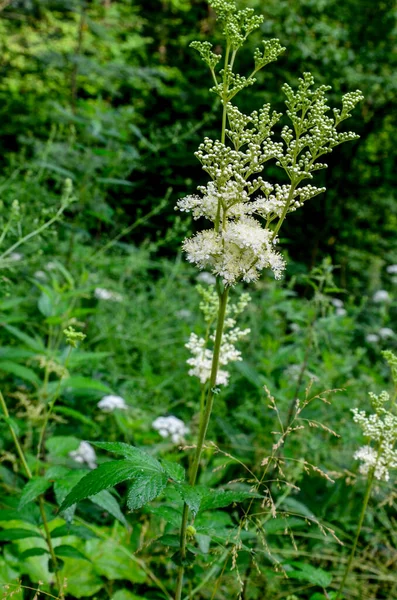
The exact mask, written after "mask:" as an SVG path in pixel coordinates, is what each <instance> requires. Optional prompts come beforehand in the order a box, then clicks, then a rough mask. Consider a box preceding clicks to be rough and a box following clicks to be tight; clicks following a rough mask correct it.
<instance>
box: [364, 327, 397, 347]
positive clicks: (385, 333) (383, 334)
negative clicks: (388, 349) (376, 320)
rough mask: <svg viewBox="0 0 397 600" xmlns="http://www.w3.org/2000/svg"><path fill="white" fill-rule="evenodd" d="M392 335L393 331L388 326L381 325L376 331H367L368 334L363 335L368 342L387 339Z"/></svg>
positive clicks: (372, 342) (373, 342)
mask: <svg viewBox="0 0 397 600" xmlns="http://www.w3.org/2000/svg"><path fill="white" fill-rule="evenodd" d="M394 335H395V333H394V331H393V329H390V327H381V328H380V329H379V331H378V333H368V335H366V336H365V340H366V341H367V342H368V343H369V344H377V343H378V342H380V340H387V339H389V338H392V337H394Z"/></svg>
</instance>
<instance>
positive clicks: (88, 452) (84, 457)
mask: <svg viewBox="0 0 397 600" xmlns="http://www.w3.org/2000/svg"><path fill="white" fill-rule="evenodd" d="M69 456H70V458H73V460H74V461H75V462H77V463H81V464H86V465H87V466H88V467H89V468H90V469H96V467H97V464H96V454H95V450H94V448H93V447H92V446H91V444H89V443H88V442H80V446H79V447H78V448H77V450H73V451H72V452H69Z"/></svg>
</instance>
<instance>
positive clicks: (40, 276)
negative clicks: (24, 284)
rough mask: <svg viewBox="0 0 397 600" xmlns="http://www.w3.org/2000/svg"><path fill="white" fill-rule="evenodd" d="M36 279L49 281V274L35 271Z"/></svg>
mask: <svg viewBox="0 0 397 600" xmlns="http://www.w3.org/2000/svg"><path fill="white" fill-rule="evenodd" d="M34 277H35V278H36V279H41V281H46V280H47V274H46V273H45V272H44V271H35V273H34Z"/></svg>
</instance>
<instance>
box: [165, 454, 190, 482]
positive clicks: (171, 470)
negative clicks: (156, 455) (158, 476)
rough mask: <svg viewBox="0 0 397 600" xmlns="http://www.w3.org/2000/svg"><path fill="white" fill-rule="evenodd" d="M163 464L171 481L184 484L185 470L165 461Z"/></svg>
mask: <svg viewBox="0 0 397 600" xmlns="http://www.w3.org/2000/svg"><path fill="white" fill-rule="evenodd" d="M161 464H162V465H163V468H164V470H165V472H166V473H167V475H168V477H169V478H170V479H172V480H173V481H176V483H183V482H184V481H185V469H184V468H183V467H182V466H181V465H179V464H178V463H175V462H171V461H170V460H164V459H163V460H162V461H161Z"/></svg>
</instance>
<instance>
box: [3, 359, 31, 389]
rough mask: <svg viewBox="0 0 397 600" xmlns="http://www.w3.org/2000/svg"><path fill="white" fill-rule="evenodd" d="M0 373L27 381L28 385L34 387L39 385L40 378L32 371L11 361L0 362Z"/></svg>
mask: <svg viewBox="0 0 397 600" xmlns="http://www.w3.org/2000/svg"><path fill="white" fill-rule="evenodd" d="M0 371H4V372H5V373H10V374H11V375H15V377H19V378H20V379H23V380H24V381H29V383H32V384H33V385H34V386H36V387H38V386H39V385H40V383H41V381H40V378H39V377H38V376H37V375H36V373H35V372H34V371H33V370H32V369H29V368H28V367H24V366H23V365H19V364H18V363H15V362H12V361H11V360H2V361H0Z"/></svg>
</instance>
